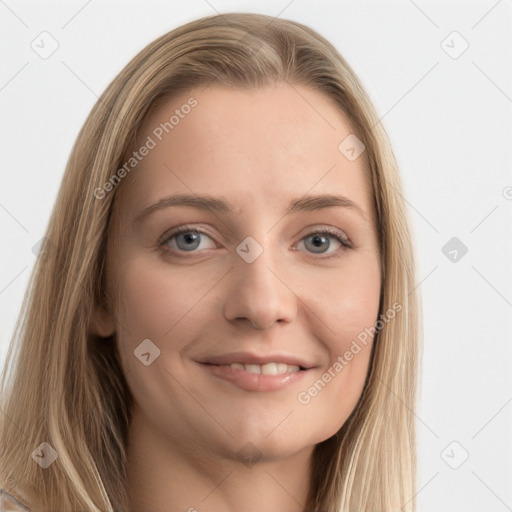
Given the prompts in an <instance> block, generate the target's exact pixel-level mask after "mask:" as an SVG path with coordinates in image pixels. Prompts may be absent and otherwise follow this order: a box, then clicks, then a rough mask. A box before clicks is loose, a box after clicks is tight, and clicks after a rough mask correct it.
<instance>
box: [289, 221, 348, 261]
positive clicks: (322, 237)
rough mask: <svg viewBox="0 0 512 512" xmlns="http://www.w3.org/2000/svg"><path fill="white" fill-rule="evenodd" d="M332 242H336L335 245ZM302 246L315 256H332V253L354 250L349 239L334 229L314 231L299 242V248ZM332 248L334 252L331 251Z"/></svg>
mask: <svg viewBox="0 0 512 512" xmlns="http://www.w3.org/2000/svg"><path fill="white" fill-rule="evenodd" d="M332 240H334V244H333V243H332ZM302 245H303V246H304V247H306V249H307V250H308V251H310V252H312V253H313V254H329V255H331V253H335V252H337V250H339V249H341V250H344V249H353V246H352V244H351V243H350V241H349V239H348V237H347V236H346V235H345V234H344V233H343V232H342V231H338V230H337V229H332V228H328V229H327V228H324V229H321V230H318V231H312V232H311V233H309V235H306V236H305V237H304V238H303V239H302V240H301V241H300V242H299V244H298V247H299V246H302ZM332 248H333V250H332V251H329V249H332ZM327 257H330V256H327Z"/></svg>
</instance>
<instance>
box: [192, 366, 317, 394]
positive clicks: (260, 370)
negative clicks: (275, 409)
mask: <svg viewBox="0 0 512 512" xmlns="http://www.w3.org/2000/svg"><path fill="white" fill-rule="evenodd" d="M199 365H200V366H201V367H202V368H203V369H204V370H206V371H207V372H208V373H209V374H210V375H211V376H213V377H214V378H216V379H221V380H224V381H227V382H230V383H231V384H233V385H235V386H236V387H238V388H240V389H243V390H246V391H278V390H282V389H285V388H286V387H288V386H291V385H293V384H294V383H296V382H298V381H299V380H302V378H303V377H304V376H305V375H306V374H307V373H309V372H311V371H313V368H307V367H305V366H301V365H296V364H287V363H281V362H275V361H271V362H268V363H263V364H256V363H241V362H240V363H238V362H237V363H229V364H213V363H199Z"/></svg>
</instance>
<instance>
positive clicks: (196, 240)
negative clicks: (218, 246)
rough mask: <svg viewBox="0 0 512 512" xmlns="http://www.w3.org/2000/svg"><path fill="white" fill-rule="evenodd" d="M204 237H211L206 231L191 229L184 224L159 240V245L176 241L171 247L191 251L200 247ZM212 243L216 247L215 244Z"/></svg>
mask: <svg viewBox="0 0 512 512" xmlns="http://www.w3.org/2000/svg"><path fill="white" fill-rule="evenodd" d="M202 237H206V238H210V237H209V236H208V235H207V234H206V233H205V232H204V231H201V230H198V229H190V228H188V227H186V226H183V227H182V228H178V229H175V230H174V231H172V232H171V233H169V234H168V235H166V236H165V237H164V239H163V240H162V241H161V242H159V245H168V244H169V242H174V243H171V244H169V246H170V248H171V249H173V250H178V251H185V252H191V251H195V250H196V249H197V248H198V247H200V245H201V242H202V240H201V238H202ZM210 240H211V238H210ZM212 245H213V247H215V244H212ZM203 249H204V247H203Z"/></svg>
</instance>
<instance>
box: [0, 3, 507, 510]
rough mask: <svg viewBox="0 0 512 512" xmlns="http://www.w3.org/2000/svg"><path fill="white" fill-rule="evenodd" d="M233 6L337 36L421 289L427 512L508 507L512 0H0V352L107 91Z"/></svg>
mask: <svg viewBox="0 0 512 512" xmlns="http://www.w3.org/2000/svg"><path fill="white" fill-rule="evenodd" d="M233 10H238V11H254V12H262V13H266V14H270V15H273V16H276V15H279V16H280V17H283V18H288V19H293V20H297V21H300V22H303V23H306V24H308V25H310V26H311V27H313V28H315V29H316V30H318V31H319V32H320V33H321V34H323V35H324V36H326V37H327V38H328V39H330V40H331V41H332V42H333V43H334V44H335V45H336V46H337V48H338V49H339V50H340V52H341V53H342V54H343V55H344V56H345V57H346V59H347V60H348V62H349V63H350V65H351V66H352V67H353V68H354V70H355V71H356V73H357V74H358V75H359V77H360V79H361V81H362V82H363V85H364V86H365V87H366V89H367V90H368V92H369V94H370V96H371V97H372V99H373V101H374V103H375V106H376V108H377V110H378V112H379V114H380V116H381V117H383V121H382V122H383V123H384V126H385V127H386V129H387V131H388V133H389V134H390V137H391V140H392V143H393V147H394V150H395V153H396V156H397V158H398V161H399V164H400V167H401V172H402V177H403V182H404V187H405V193H406V198H407V202H408V206H409V212H410V218H411V221H412V225H413V230H414V236H415V241H416V251H417V256H418V267H419V268H418V286H419V287H420V288H421V293H422V296H423V305H424V325H425V329H424V331H425V350H424V364H423V385H422V390H423V391H422V397H421V403H420V409H419V411H418V434H419V463H420V464H419V468H420V472H419V487H418V489H419V493H418V501H419V511H420V512H427V511H432V512H434V511H435V512H444V511H447V512H455V511H457V510H464V511H465V512H470V511H485V512H501V511H506V510H512V487H511V486H510V482H511V479H512V446H511V444H512V443H511V432H512V403H511V402H512V382H511V381H512V377H511V374H512V372H511V371H510V367H511V362H512V361H511V359H512V358H511V348H510V340H511V334H512V327H511V323H512V321H511V320H512V264H511V262H512V250H511V249H512V247H511V246H512V242H511V238H512V230H511V224H512V223H511V220H512V166H511V163H512V157H511V151H510V150H511V146H512V137H511V135H512V41H511V36H510V34H511V32H512V2H511V1H510V0H500V1H496V0H489V1H478V2H468V1H460V2H454V1H450V2H446V1H445V2H433V1H430V2H427V1H419V0H417V1H416V2H413V1H412V0H402V1H393V2H377V1H375V2H361V1H360V2H348V1H340V2H333V1H315V2H312V1H310V2H307V1H305V0H294V1H291V2H290V1H289V0H283V1H272V2H261V1H260V2H256V1H224V0H211V1H210V0H209V1H206V0H193V1H192V0H191V1H186V2H184V1H183V2H170V1H166V2H164V1H154V0H153V1H146V2H134V1H131V2H127V1H123V2H121V1H115V2H114V1H110V2H105V1H103V2H100V1H99V0H92V1H89V2H87V1H80V2H77V1H68V2H48V1H47V2H44V4H43V3H39V2H35V1H30V2H29V1H25V2H15V1H14V0H0V37H1V45H0V52H1V53H0V56H1V66H0V108H1V119H2V122H1V133H0V141H1V163H0V180H1V181H0V183H1V186H0V230H1V238H2V241H1V252H0V315H1V316H0V319H1V320H0V362H3V361H4V358H5V353H6V350H7V346H8V343H9V340H10V336H11V334H12V329H13V327H14V322H15V319H16V315H17V312H18V310H19V308H20V306H21V300H22V296H23V293H24V290H25V286H26V284H27V280H28V277H29V274H30V271H31V269H32V267H33V264H34V261H35V255H34V253H33V250H32V248H33V247H34V246H35V245H36V244H37V242H38V241H39V240H40V239H41V237H42V236H43V234H44V230H45V228H46V224H47V222H48V219H49V215H50V212H51V209H52V207H53V204H54V201H55V198H56V194H57V190H58V187H59V184H60V181H61V178H62V174H63V171H64V166H65V164H66V161H67V158H68V155H69V152H70V150H71V146H72V144H73V142H74V139H75V137H76V135H77V134H78V131H79V129H80V127H81V125H82V123H83V121H84V120H85V117H86V115H87V114H88V112H89V110H90V109H91V107H92V106H93V104H94V102H95V101H96V99H97V97H98V96H99V94H100V93H101V92H102V91H103V90H104V89H105V87H106V86H107V85H108V84H109V82H110V81H111V80H112V79H113V78H114V76H115V75H116V74H117V73H118V72H119V71H120V70H121V68H122V67H123V66H124V65H125V64H126V63H127V62H128V61H129V60H130V59H131V58H132V57H133V56H134V55H135V54H136V53H137V52H138V51H139V50H141V49H142V48H143V47H144V46H145V45H146V44H147V43H149V42H150V41H152V40H153V39H155V38H156V37H157V36H159V35H161V34H163V33H165V32H167V31H168V30H170V29H172V28H174V27H176V26H178V25H181V24H182V23H185V22H187V21H189V20H191V19H194V18H197V17H200V16H203V15H210V14H214V13H215V12H220V13H222V12H228V11H233ZM44 31H46V32H48V33H49V34H50V35H51V38H54V39H55V40H56V41H57V43H58V48H57V50H56V51H55V53H53V54H52V55H51V56H49V57H48V58H47V59H43V58H41V57H40V56H39V55H38V53H36V52H35V51H34V50H33V49H32V47H31V44H32V45H33V46H37V45H39V48H41V50H39V51H40V52H41V51H43V49H42V48H43V46H44V48H45V49H46V50H48V49H49V48H51V40H50V37H49V36H48V35H42V36H40V34H41V33H42V32H44ZM454 31H456V32H458V34H459V35H457V34H453V32H454ZM43 38H46V39H43ZM443 41H444V42H443ZM464 41H466V42H467V44H469V47H468V48H467V50H466V51H465V52H464V53H462V54H461V55H458V54H459V53H460V52H461V51H462V50H463V49H464V46H465V44H466V43H464ZM450 54H451V55H450ZM454 57H456V58H454ZM452 237H457V238H458V239H459V240H460V241H461V242H463V243H464V244H465V246H467V248H468V252H467V254H465V255H464V256H461V254H462V253H461V252H460V250H459V251H458V252H457V260H456V261H451V259H453V258H454V257H455V253H453V252H452V253H451V255H450V254H449V251H452V250H453V248H452V247H449V248H448V249H447V250H446V252H447V253H448V256H445V254H444V253H443V252H442V248H443V247H444V245H445V244H446V243H447V242H448V241H449V240H450V239H451V238H452ZM456 250H457V249H456ZM450 258H451V259H450ZM454 441H455V443H454ZM466 455H468V458H467V460H465V461H464V458H465V457H466ZM455 467H457V469H454V468H455ZM397 512H398V511H397Z"/></svg>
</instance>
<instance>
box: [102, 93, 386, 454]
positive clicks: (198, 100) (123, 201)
mask: <svg viewBox="0 0 512 512" xmlns="http://www.w3.org/2000/svg"><path fill="white" fill-rule="evenodd" d="M186 105H188V107H187V106H186ZM173 115H174V118H172V119H171V116H173ZM165 123H167V125H166V124H165ZM351 133H352V130H351V127H350V125H349V123H348V121H347V118H346V116H345V115H343V114H342V113H341V112H340V111H339V110H338V109H337V108H336V107H335V106H333V104H331V103H330V102H329V100H328V99H327V98H326V97H324V96H323V95H322V94H320V93H319V92H316V91H314V90H312V89H309V88H307V87H302V86H294V87H291V86H289V85H287V84H278V85H276V86H268V87H265V88H262V89H259V90H250V91H249V90H248V91H242V90H233V89H228V88H223V87H217V86H216V87H210V88H201V89H194V90H193V91H191V92H190V94H183V95H181V96H179V97H176V98H174V99H172V100H168V101H166V102H163V103H162V104H161V105H160V106H159V107H158V108H157V109H156V110H155V111H154V112H153V113H152V114H151V116H150V117H149V118H148V119H147V120H146V122H145V124H144V126H143V130H142V131H141V133H140V134H139V142H140V147H142V146H143V145H145V146H146V148H147V150H143V149H141V150H138V151H137V154H138V156H136V157H135V158H137V164H136V165H135V166H133V167H132V168H131V169H130V172H129V175H127V176H126V177H124V178H123V180H124V182H122V183H121V185H117V186H119V187H122V188H121V189H120V191H119V192H120V195H119V196H118V197H117V198H116V211H115V214H114V224H113V229H114V230H115V233H113V234H112V236H114V241H115V245H114V250H113V251H112V252H111V253H110V254H109V260H108V268H107V272H108V274H107V275H108V276H109V285H110V287H111V288H112V290H113V292H114V293H113V295H114V297H115V310H114V315H113V317H112V319H110V320H106V321H104V323H103V326H104V327H103V329H104V331H105V333H106V330H108V329H109V327H107V326H108V325H112V327H113V328H115V330H116V332H117V338H118V343H119V348H120V353H121V359H122V365H123V369H124V372H125V374H126V379H127V381H128V384H129V386H130V389H131V391H132V394H133V396H134V400H135V404H134V414H136V415H137V418H138V424H139V425H143V426H144V428H147V429H151V431H152V432H158V435H160V436H162V438H164V439H166V440H168V441H169V442H170V443H173V444H177V445H178V444H179V446H181V447H182V448H183V447H186V449H188V450H190V452H191V453H194V452H195V453H197V454H203V455H204V454H205V453H207V454H209V455H217V456H219V457H223V458H225V457H227V458H240V457H243V456H246V455H247V454H245V455H242V454H244V453H245V452H244V450H245V451H247V449H249V448H247V447H251V448H250V449H251V450H254V451H255V452H257V453H258V458H261V457H263V458H268V459H272V458H277V457H284V456H287V455H291V454H293V453H297V452H298V451H299V450H304V449H312V448H313V446H314V445H315V444H317V443H319V442H321V441H323V440H325V439H327V438H329V437H330V436H332V435H333V434H335V433H336V431H337V430H338V429H339V428H340V427H341V426H342V425H343V423H344V422H345V420H346V419H347V417H348V416H349V414H350V413H351V411H352V410H353V408H354V406H355V405H356V402H357V400H358V398H359V396H360V394H361V391H362V389H363V384H364V381H365V376H366V374H367V369H368V364H369V357H370V352H371V342H372V340H371V338H367V344H366V345H364V344H363V343H361V342H360V341H357V336H358V335H360V334H361V333H362V332H364V331H365V329H367V328H369V327H371V326H373V325H374V323H375V321H376V320H377V315H378V305H379V295H380V287H381V282H380V270H379V259H378V253H377V236H376V231H375V229H374V226H373V215H374V212H373V209H372V204H373V199H372V191H371V189H370V188H369V185H368V182H367V176H366V172H365V169H364V161H363V158H364V154H363V155H361V157H359V158H355V157H356V156H357V152H358V150H359V149H360V148H359V147H358V146H355V145H354V142H353V141H354V139H353V138H352V137H353V136H352V137H351V138H349V139H347V140H346V141H345V142H344V144H343V145H342V146H341V149H339V145H340V143H341V142H342V141H344V139H345V138H346V137H348V136H349V135H350V134H351ZM137 147H139V146H137ZM351 147H353V148H355V151H350V148H351ZM346 155H347V156H346ZM134 163H135V161H133V162H132V164H134ZM110 193H113V192H110ZM317 196H326V197H323V198H320V199H315V198H316V197H317ZM327 196H329V197H327ZM334 196H342V197H338V198H336V197H334ZM173 198H175V199H173ZM182 227H184V229H185V231H184V232H182V233H179V234H175V233H174V230H175V229H176V228H182ZM326 230H328V231H329V232H328V233H326ZM109 322H110V323H109ZM354 340H356V342H357V346H358V347H359V350H358V349H357V348H356V346H355V345H354V343H353V342H354ZM350 354H351V356H350ZM256 363H260V365H258V364H256ZM264 363H266V364H264ZM268 363H280V364H278V365H274V364H268ZM231 364H234V366H231ZM247 364H250V365H251V366H245V365H247ZM240 365H244V366H240ZM285 365H288V366H285ZM297 366H299V367H300V368H301V369H299V371H297ZM340 367H341V369H340ZM302 368H307V369H302ZM261 371H262V372H263V374H261V373H260V374H258V373H257V372H261ZM283 371H284V373H281V374H278V375H267V374H268V373H270V374H272V373H275V372H283ZM253 372H256V373H253ZM248 443H251V444H248Z"/></svg>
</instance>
